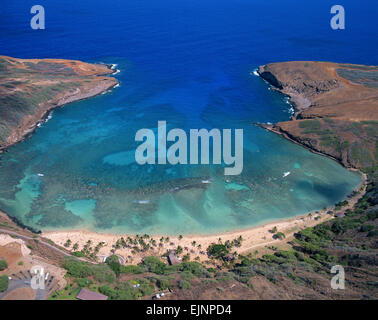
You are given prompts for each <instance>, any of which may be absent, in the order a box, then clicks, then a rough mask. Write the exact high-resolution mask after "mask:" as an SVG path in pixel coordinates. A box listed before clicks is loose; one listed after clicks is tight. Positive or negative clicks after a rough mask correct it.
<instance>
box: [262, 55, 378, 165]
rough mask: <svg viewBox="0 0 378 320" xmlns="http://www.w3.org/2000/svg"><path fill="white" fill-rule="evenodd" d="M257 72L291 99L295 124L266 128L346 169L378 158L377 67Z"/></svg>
mask: <svg viewBox="0 0 378 320" xmlns="http://www.w3.org/2000/svg"><path fill="white" fill-rule="evenodd" d="M258 74H259V75H260V76H261V77H262V78H263V79H264V80H266V81H267V82H268V83H269V84H271V85H272V86H273V87H274V89H275V90H277V91H279V92H281V93H283V94H284V95H286V96H288V97H289V101H290V103H291V104H292V105H293V107H294V110H295V113H294V115H293V117H292V119H291V121H285V122H278V123H276V124H272V125H271V124H263V125H261V126H262V127H264V128H266V129H268V130H270V131H273V132H275V133H278V134H281V135H283V136H285V137H286V138H288V139H290V140H292V141H294V142H297V143H299V144H301V145H303V146H305V147H308V148H309V149H311V150H314V151H316V152H319V153H321V154H324V155H328V156H330V157H332V158H334V159H336V160H338V161H339V162H340V163H341V164H343V165H344V166H345V167H347V168H359V169H361V168H367V167H370V166H371V165H373V164H374V163H375V161H376V160H377V157H378V143H377V137H378V67H377V66H365V65H357V64H347V63H332V62H314V61H292V62H282V63H271V64H267V65H264V66H261V67H259V69H258Z"/></svg>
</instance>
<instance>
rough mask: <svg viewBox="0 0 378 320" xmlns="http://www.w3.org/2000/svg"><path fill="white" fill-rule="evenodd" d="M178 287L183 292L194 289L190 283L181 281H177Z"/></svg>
mask: <svg viewBox="0 0 378 320" xmlns="http://www.w3.org/2000/svg"><path fill="white" fill-rule="evenodd" d="M177 286H178V287H179V289H181V290H183V289H190V288H191V287H192V285H191V284H190V282H189V281H186V280H179V281H177Z"/></svg>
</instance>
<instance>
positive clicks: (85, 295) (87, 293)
mask: <svg viewBox="0 0 378 320" xmlns="http://www.w3.org/2000/svg"><path fill="white" fill-rule="evenodd" d="M76 298H77V299H79V300H107V299H108V297H107V296H105V295H103V294H101V293H98V292H93V291H91V290H88V289H85V288H83V289H81V290H80V292H79V294H78V295H77V296H76Z"/></svg>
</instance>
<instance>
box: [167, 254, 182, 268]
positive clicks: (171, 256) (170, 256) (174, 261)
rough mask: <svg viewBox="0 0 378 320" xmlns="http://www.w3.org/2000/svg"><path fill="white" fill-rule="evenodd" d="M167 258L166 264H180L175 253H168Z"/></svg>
mask: <svg viewBox="0 0 378 320" xmlns="http://www.w3.org/2000/svg"><path fill="white" fill-rule="evenodd" d="M167 258H168V263H169V264H170V265H171V266H172V265H175V264H179V263H180V261H179V259H178V257H177V256H176V252H175V251H169V252H168V256H167Z"/></svg>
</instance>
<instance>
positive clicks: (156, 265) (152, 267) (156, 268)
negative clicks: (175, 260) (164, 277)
mask: <svg viewBox="0 0 378 320" xmlns="http://www.w3.org/2000/svg"><path fill="white" fill-rule="evenodd" d="M140 266H142V267H144V268H145V269H147V271H149V272H152V273H156V274H164V273H165V271H166V267H167V266H166V264H165V263H164V262H162V261H161V260H160V259H159V258H157V257H153V256H151V257H146V258H145V259H144V260H143V262H142V263H141V264H140Z"/></svg>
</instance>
